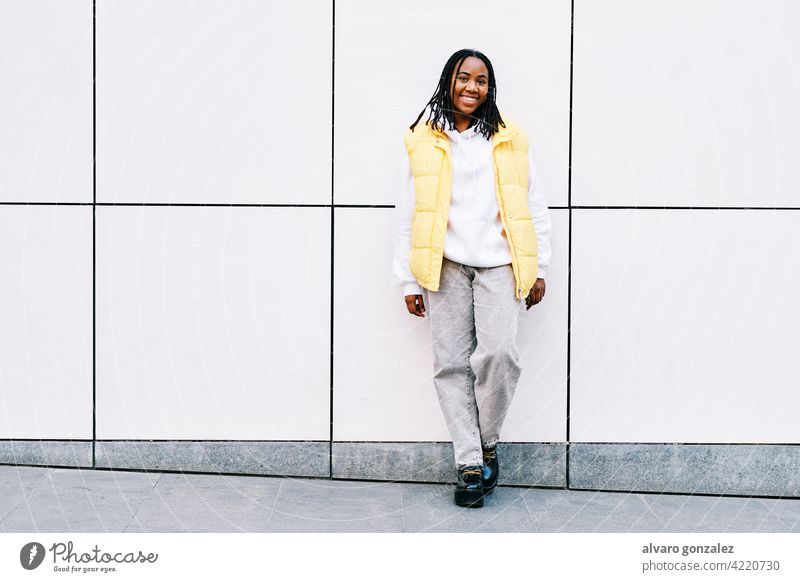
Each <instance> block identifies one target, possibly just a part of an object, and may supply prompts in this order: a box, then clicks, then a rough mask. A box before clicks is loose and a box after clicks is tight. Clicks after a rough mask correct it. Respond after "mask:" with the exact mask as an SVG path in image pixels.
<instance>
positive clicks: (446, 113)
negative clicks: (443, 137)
mask: <svg viewBox="0 0 800 582" xmlns="http://www.w3.org/2000/svg"><path fill="white" fill-rule="evenodd" d="M467 57H475V58H478V59H480V60H482V61H483V63H484V64H485V65H486V68H487V69H488V70H489V89H488V92H487V94H486V101H484V102H483V103H482V104H481V106H480V107H478V108H477V109H476V110H475V112H474V114H473V115H472V116H471V117H472V119H471V120H470V125H469V126H470V127H472V126H473V125H476V124H477V126H478V127H477V128H476V131H477V132H478V133H480V134H482V135H483V136H484V137H485V138H486V139H490V138H491V137H492V136H493V135H494V134H495V133H497V132H498V131H499V130H500V127H505V126H506V124H505V123H504V122H503V119H502V118H501V117H500V112H499V111H498V110H497V104H496V102H495V96H496V94H497V83H496V82H495V78H494V69H493V68H492V62H491V61H490V60H489V58H488V57H487V56H486V55H485V54H483V53H482V52H479V51H476V50H473V49H461V50H460V51H456V52H454V53H453V54H452V55H451V56H450V58H449V59H447V62H446V63H445V65H444V69H442V75H441V76H440V77H439V85H438V86H437V87H436V91H435V92H434V93H433V97H431V99H430V101H428V104H427V105H426V106H425V108H424V109H423V110H422V111H421V112H420V114H419V115H418V116H417V120H416V121H415V122H414V123H412V124H411V126H410V127H409V129H410V130H411V131H414V128H415V127H416V126H417V124H418V123H419V120H420V119H422V116H423V115H424V114H425V111H426V110H427V109H428V108H429V107H430V112H429V113H428V120H427V122H428V123H430V125H431V127H433V128H434V129H436V130H438V131H444V129H445V122H447V124H448V129H453V127H454V126H455V119H454V116H453V87H454V86H455V84H454V83H453V84H451V83H450V79H452V78H453V71H454V70H456V71H459V70H460V69H461V63H463V62H464V60H465V59H466V58H467Z"/></svg>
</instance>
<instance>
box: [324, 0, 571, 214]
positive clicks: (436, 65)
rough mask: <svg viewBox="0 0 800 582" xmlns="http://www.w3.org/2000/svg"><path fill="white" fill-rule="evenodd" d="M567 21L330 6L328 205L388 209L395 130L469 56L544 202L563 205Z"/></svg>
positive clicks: (521, 9)
mask: <svg viewBox="0 0 800 582" xmlns="http://www.w3.org/2000/svg"><path fill="white" fill-rule="evenodd" d="M569 19H570V2H569V0H558V1H555V2H553V1H543V0H537V1H534V2H496V3H494V4H492V5H491V6H489V5H487V4H486V3H485V2H479V1H477V0H469V1H467V2H462V3H459V4H458V5H448V4H441V5H436V6H432V5H431V4H430V3H429V2H424V1H423V0H410V1H408V2H402V3H386V2H370V1H368V0H353V1H348V2H339V3H337V4H336V81H335V82H336V140H335V153H336V172H335V196H336V202H337V203H338V204H393V203H394V196H395V188H396V185H397V175H398V174H397V172H398V170H397V164H398V159H399V156H400V155H402V154H403V153H404V150H403V145H402V137H403V134H404V132H405V130H406V129H408V126H409V125H411V123H413V121H414V120H415V119H416V117H417V115H419V112H420V111H421V110H422V109H423V107H424V106H425V104H426V103H427V102H428V100H429V99H430V97H431V95H432V94H433V92H434V90H435V88H436V85H437V83H438V79H439V75H440V74H441V71H442V68H443V66H444V64H445V62H446V61H447V59H448V57H449V56H450V55H451V54H452V53H454V52H455V51H457V50H458V49H461V48H474V49H477V50H479V51H481V52H483V53H484V54H486V55H487V56H488V57H489V58H490V59H491V60H492V64H493V67H494V69H495V73H496V76H497V79H498V107H499V108H500V111H501V113H504V114H505V115H507V116H508V117H509V118H510V119H513V120H514V121H516V122H517V123H518V124H519V125H521V126H522V127H523V129H525V130H526V131H527V132H528V134H529V136H530V140H531V145H532V147H533V150H534V152H535V154H536V161H537V167H538V169H539V171H540V173H541V174H542V180H543V186H544V188H545V191H546V192H547V193H548V202H549V203H550V205H552V206H564V205H566V204H567V170H568V167H569V163H568V160H569V145H568V144H569V50H570V47H569V42H570V38H569Z"/></svg>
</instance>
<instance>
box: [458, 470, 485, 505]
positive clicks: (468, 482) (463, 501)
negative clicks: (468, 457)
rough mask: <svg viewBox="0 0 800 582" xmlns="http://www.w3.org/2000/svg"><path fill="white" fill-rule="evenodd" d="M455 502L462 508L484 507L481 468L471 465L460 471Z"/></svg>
mask: <svg viewBox="0 0 800 582" xmlns="http://www.w3.org/2000/svg"><path fill="white" fill-rule="evenodd" d="M455 502H456V505H460V506H461V507H483V480H482V479H481V467H478V466H477V465H469V466H467V467H461V468H460V469H459V470H458V485H456V493H455Z"/></svg>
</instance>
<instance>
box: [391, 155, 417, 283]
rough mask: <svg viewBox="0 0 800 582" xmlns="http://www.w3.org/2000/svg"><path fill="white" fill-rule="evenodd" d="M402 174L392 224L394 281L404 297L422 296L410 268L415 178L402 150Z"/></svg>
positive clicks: (399, 176) (399, 177)
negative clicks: (409, 257)
mask: <svg viewBox="0 0 800 582" xmlns="http://www.w3.org/2000/svg"><path fill="white" fill-rule="evenodd" d="M401 160H402V161H401V163H400V174H399V175H398V187H397V190H396V195H395V205H394V221H393V224H392V246H393V249H394V259H393V271H394V280H395V283H396V284H398V285H399V286H400V287H401V288H402V290H403V296H406V295H421V294H422V287H420V285H419V283H417V280H416V278H415V277H414V275H412V274H411V269H410V268H409V266H408V256H409V254H410V253H411V221H412V219H413V218H414V203H415V196H414V177H413V176H412V175H411V166H410V163H409V161H408V152H407V151H406V148H405V146H403V148H402V157H401Z"/></svg>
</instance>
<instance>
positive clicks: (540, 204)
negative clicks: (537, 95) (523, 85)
mask: <svg viewBox="0 0 800 582" xmlns="http://www.w3.org/2000/svg"><path fill="white" fill-rule="evenodd" d="M496 93H497V86H496V83H495V76H494V69H493V68H492V63H491V61H489V59H488V58H487V57H486V55H484V54H483V53H480V52H478V51H475V50H470V49H464V50H460V51H457V52H456V53H454V54H453V55H452V56H451V57H450V58H449V59H448V61H447V63H446V64H445V66H444V69H443V70H442V74H441V76H440V77H439V84H438V86H437V88H436V91H435V92H434V94H433V97H431V99H430V100H429V101H428V103H427V105H426V107H425V109H423V110H422V112H421V113H420V114H419V116H418V117H417V119H416V120H415V121H414V123H413V124H411V127H410V128H409V130H408V132H407V133H406V136H405V139H404V144H405V150H406V154H407V155H405V156H404V157H403V169H402V175H403V184H402V188H401V195H400V196H399V198H398V200H397V204H396V207H395V227H394V233H393V237H394V247H395V255H394V270H395V277H396V279H397V280H398V282H399V283H400V284H401V286H402V288H403V295H404V296H405V304H406V309H407V310H408V312H409V313H411V314H412V315H415V316H417V317H425V313H426V306H427V308H428V309H429V315H430V321H431V332H432V333H431V335H432V339H433V344H432V345H433V364H434V370H433V372H434V374H433V383H434V386H435V388H436V392H437V396H438V398H439V404H440V405H441V408H442V412H443V413H444V417H445V422H446V423H447V428H448V430H449V432H450V436H451V437H452V439H453V449H454V453H455V461H456V466H457V469H458V485H457V486H456V490H455V502H456V503H457V504H458V505H461V506H467V507H480V506H482V505H483V500H484V496H485V495H488V494H489V493H491V492H492V491H493V490H494V488H495V486H496V485H497V479H498V475H499V464H498V461H497V452H496V445H497V442H498V439H499V435H500V427H501V425H502V423H503V420H504V418H505V416H506V412H507V411H508V408H509V406H510V404H511V399H512V396H513V394H514V390H515V388H516V385H517V381H518V380H519V376H520V373H521V370H522V368H521V366H520V362H519V354H518V351H517V345H516V343H517V338H516V336H517V324H518V318H519V314H520V310H521V307H522V301H523V300H524V301H525V304H526V307H527V308H528V309H530V308H531V307H532V306H533V305H535V304H537V303H539V302H540V301H541V300H542V298H543V297H544V291H545V282H544V271H545V269H546V268H547V266H548V264H549V261H550V215H549V212H548V210H547V204H546V202H545V201H544V197H543V195H542V193H541V192H539V191H538V190H535V189H534V187H533V184H534V180H533V176H534V167H533V159H532V157H531V156H530V154H529V151H528V138H527V137H526V135H525V134H524V133H523V132H522V131H521V130H520V129H519V128H517V127H516V126H514V125H513V124H511V123H510V122H507V121H504V120H503V118H502V117H501V116H500V112H499V111H498V109H497V105H496V103H495V97H496ZM426 111H428V112H429V113H428V118H427V121H426V122H425V123H424V124H420V123H419V122H420V119H422V116H423V115H424V114H425V112H426Z"/></svg>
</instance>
